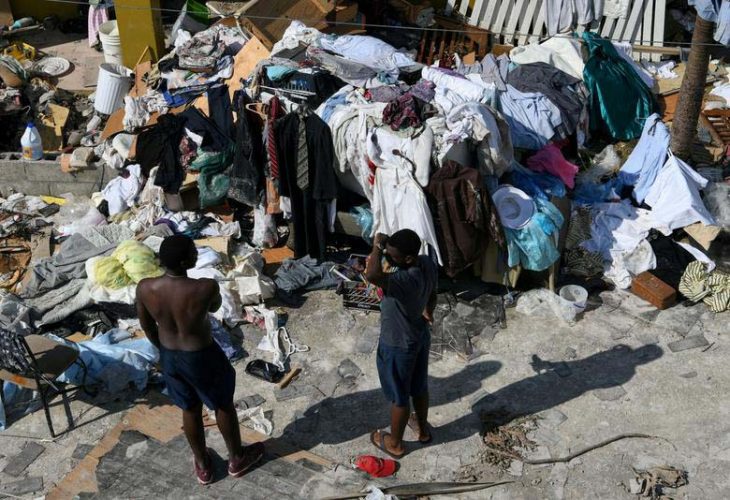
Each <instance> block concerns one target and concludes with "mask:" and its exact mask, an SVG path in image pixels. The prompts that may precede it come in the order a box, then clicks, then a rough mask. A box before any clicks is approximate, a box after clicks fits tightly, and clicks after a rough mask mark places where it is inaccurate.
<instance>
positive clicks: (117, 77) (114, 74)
mask: <svg viewBox="0 0 730 500" xmlns="http://www.w3.org/2000/svg"><path fill="white" fill-rule="evenodd" d="M131 88H132V78H131V77H130V76H129V70H128V69H127V68H125V67H124V66H122V65H121V64H109V63H103V64H101V65H100V66H99V79H98V80H97V83H96V97H95V99H94V109H95V110H96V111H97V112H99V113H102V114H104V115H110V114H112V113H114V112H115V111H116V110H118V109H119V108H121V107H122V106H123V105H124V96H126V95H127V94H128V93H129V89H131Z"/></svg>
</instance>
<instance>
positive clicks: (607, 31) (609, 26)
mask: <svg viewBox="0 0 730 500" xmlns="http://www.w3.org/2000/svg"><path fill="white" fill-rule="evenodd" d="M615 24H616V18H615V17H605V18H604V19H603V28H602V29H601V36H602V37H604V38H609V37H610V35H611V33H612V32H613V26H614V25H615Z"/></svg>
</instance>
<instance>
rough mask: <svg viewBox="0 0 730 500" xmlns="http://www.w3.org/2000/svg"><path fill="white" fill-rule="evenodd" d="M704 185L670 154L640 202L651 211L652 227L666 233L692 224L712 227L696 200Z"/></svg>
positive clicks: (712, 223) (696, 174) (702, 207)
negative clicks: (644, 203)
mask: <svg viewBox="0 0 730 500" xmlns="http://www.w3.org/2000/svg"><path fill="white" fill-rule="evenodd" d="M707 182H708V181H707V179H705V178H704V177H702V176H701V175H700V174H698V173H697V172H695V171H694V170H693V169H692V168H691V167H690V166H689V165H687V164H686V163H685V162H683V161H682V160H680V159H679V158H677V157H676V156H674V155H671V154H670V156H669V159H667V162H666V163H665V164H664V167H663V168H662V169H661V170H660V171H659V173H658V174H657V176H656V180H655V181H654V184H653V185H652V186H651V189H649V192H648V193H647V195H646V198H645V200H644V201H645V202H646V204H647V205H649V206H650V207H651V208H652V210H651V214H652V221H653V223H654V225H655V226H656V227H658V228H661V229H664V228H667V229H668V230H670V231H673V230H675V229H679V228H682V227H685V226H689V225H690V224H694V223H695V222H702V223H703V224H705V225H708V226H714V225H716V222H715V219H714V218H713V217H712V215H711V214H710V212H709V211H708V210H707V208H706V207H705V204H704V202H703V201H702V198H701V197H700V189H702V188H704V187H705V186H707ZM665 232H666V231H665Z"/></svg>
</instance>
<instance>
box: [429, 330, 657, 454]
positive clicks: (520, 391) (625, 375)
mask: <svg viewBox="0 0 730 500" xmlns="http://www.w3.org/2000/svg"><path fill="white" fill-rule="evenodd" d="M663 354H664V352H663V351H662V349H661V348H660V347H659V346H657V345H654V344H650V345H645V346H642V347H639V348H637V349H632V348H630V347H628V346H626V345H617V346H615V347H614V348H613V349H609V350H606V351H601V352H598V353H596V354H593V355H592V356H589V357H587V358H584V359H579V360H575V361H564V362H550V361H543V360H541V359H540V358H539V357H538V356H536V355H533V356H532V362H531V363H530V365H531V367H532V369H533V370H534V371H535V372H536V374H535V375H533V376H532V377H528V378H525V379H522V380H520V381H517V382H514V383H512V384H509V385H507V386H505V387H502V388H501V389H499V390H497V391H496V392H494V393H492V394H488V395H486V396H484V397H483V398H480V399H479V400H478V401H475V402H474V403H473V404H472V408H471V409H472V411H471V413H469V414H467V415H463V416H461V417H460V418H458V419H456V420H454V421H452V422H450V423H449V424H446V425H444V426H441V427H439V428H438V429H436V431H435V432H434V437H435V438H438V441H440V442H447V441H453V440H458V439H464V438H466V437H469V436H471V435H473V434H475V433H477V432H482V433H483V432H487V431H489V430H492V429H494V428H496V427H499V426H501V425H505V424H507V423H509V422H511V421H513V420H515V419H516V418H519V417H523V416H526V415H532V414H536V413H539V412H542V411H544V410H548V409H550V408H554V407H556V406H559V405H561V404H563V403H566V402H568V401H571V400H573V399H575V398H578V397H580V396H582V395H583V394H586V393H587V392H590V391H593V390H597V389H608V388H611V387H617V386H620V385H622V384H625V383H626V382H628V381H629V380H631V379H632V378H633V376H634V375H635V374H636V368H637V367H638V366H639V365H643V364H647V363H651V362H652V361H656V360H657V359H659V358H660V357H662V355H663ZM596 402H598V400H596Z"/></svg>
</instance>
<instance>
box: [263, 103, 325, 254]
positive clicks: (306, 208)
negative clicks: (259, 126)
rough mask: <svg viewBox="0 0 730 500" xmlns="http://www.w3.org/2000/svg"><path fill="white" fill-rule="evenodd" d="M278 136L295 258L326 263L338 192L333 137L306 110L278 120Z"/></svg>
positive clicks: (318, 120)
mask: <svg viewBox="0 0 730 500" xmlns="http://www.w3.org/2000/svg"><path fill="white" fill-rule="evenodd" d="M275 134H276V148H277V158H278V163H279V175H280V180H281V182H280V189H281V195H282V196H286V197H288V198H290V199H291V211H292V216H293V222H294V255H295V256H296V257H297V258H300V257H303V256H305V255H309V256H311V257H313V258H316V259H319V260H322V259H323V258H324V253H325V249H326V237H325V236H326V232H327V228H329V227H330V225H331V224H330V222H329V221H330V219H331V217H330V208H331V205H332V202H333V201H334V200H335V199H336V198H337V190H338V182H337V175H336V174H335V169H334V166H335V151H334V145H333V143H332V133H331V132H330V128H329V127H328V126H327V124H326V123H325V122H324V121H322V119H321V118H320V117H319V116H317V115H315V114H310V113H308V112H307V111H304V110H302V111H299V112H292V113H289V114H288V115H286V116H285V117H283V118H281V119H280V120H278V121H277V122H276V125H275Z"/></svg>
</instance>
